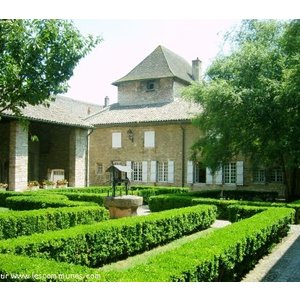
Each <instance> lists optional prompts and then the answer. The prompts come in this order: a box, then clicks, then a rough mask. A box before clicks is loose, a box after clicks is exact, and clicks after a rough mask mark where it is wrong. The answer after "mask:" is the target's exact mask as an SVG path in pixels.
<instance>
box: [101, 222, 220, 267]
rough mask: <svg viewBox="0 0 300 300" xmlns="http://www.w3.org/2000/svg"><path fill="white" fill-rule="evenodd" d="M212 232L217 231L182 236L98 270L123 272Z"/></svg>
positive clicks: (210, 230) (209, 230)
mask: <svg viewBox="0 0 300 300" xmlns="http://www.w3.org/2000/svg"><path fill="white" fill-rule="evenodd" d="M212 226H214V225H212ZM214 230H217V228H215V227H211V228H208V229H206V230H203V231H199V232H196V233H194V234H191V235H188V236H184V237H182V238H180V239H177V240H175V241H173V242H170V243H168V244H166V245H164V246H159V247H156V248H154V249H152V250H149V251H147V252H144V253H142V254H138V255H135V256H131V257H129V258H127V259H124V260H120V261H117V262H115V263H111V264H108V265H105V266H103V267H101V268H99V270H103V271H111V270H125V269H130V268H133V267H134V266H136V265H140V264H145V263H147V261H148V260H149V259H150V258H152V257H154V256H156V255H159V254H161V253H164V252H166V251H170V250H173V249H175V248H177V247H179V246H181V245H183V244H185V243H188V242H190V241H193V240H196V239H198V238H199V237H203V236H205V235H207V234H209V233H210V232H212V231H214Z"/></svg>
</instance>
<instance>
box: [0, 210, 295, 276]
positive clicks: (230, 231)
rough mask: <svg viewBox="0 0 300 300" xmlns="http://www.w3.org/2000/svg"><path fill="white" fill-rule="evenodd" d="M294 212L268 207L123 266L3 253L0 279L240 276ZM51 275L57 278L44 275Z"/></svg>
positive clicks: (280, 234) (282, 232)
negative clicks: (111, 267)
mask: <svg viewBox="0 0 300 300" xmlns="http://www.w3.org/2000/svg"><path fill="white" fill-rule="evenodd" d="M293 214H294V211H293V209H288V208H268V209H266V210H265V211H263V212H261V213H258V214H256V215H254V216H252V217H250V218H248V219H244V220H242V221H239V222H237V223H234V224H232V225H229V226H227V227H225V228H222V229H219V230H216V231H214V232H212V233H210V234H208V235H206V236H205V237H202V238H199V239H197V240H194V241H192V242H189V243H186V244H185V245H182V246H180V247H178V248H177V249H173V250H170V251H168V252H165V253H163V254H159V255H157V256H155V257H153V258H152V259H150V260H148V262H147V263H146V264H141V265H137V266H135V267H133V268H130V269H127V270H123V271H104V270H95V269H91V268H88V267H84V266H76V265H73V264H67V263H59V262H56V261H50V260H46V259H41V258H30V257H25V256H18V255H11V254H0V273H1V274H3V277H2V275H1V278H0V281H9V282H12V281H43V282H45V281H59V282H61V281H72V282H75V281H89V282H91V281H98V282H99V281H101V282H103V281H106V282H118V281H125V282H146V281H153V282H169V281H205V282H208V281H238V280H240V279H241V278H242V276H243V274H245V273H246V272H248V271H249V270H250V269H251V268H252V267H253V266H254V264H255V263H256V262H257V261H258V260H259V259H260V258H261V257H262V256H263V255H264V254H266V253H268V252H269V251H270V248H271V247H272V245H273V243H274V240H275V242H278V241H279V240H280V239H281V238H282V237H283V236H285V235H286V233H287V231H288V229H289V223H290V222H291V220H292V219H293ZM253 225H255V226H253ZM29 272H30V273H29ZM28 273H29V279H27V280H26V279H24V277H22V276H21V277H20V276H18V275H23V274H25V276H26V275H27V276H28ZM31 274H40V275H41V276H40V277H38V276H37V277H32V276H30V275H31ZM47 274H52V275H53V278H52V279H51V278H47V276H43V275H47ZM60 274H64V276H63V278H58V276H59V275H60ZM71 274H77V275H78V278H75V277H72V276H70V277H68V276H69V275H71ZM11 275H15V278H12V277H11ZM92 277H94V278H92Z"/></svg>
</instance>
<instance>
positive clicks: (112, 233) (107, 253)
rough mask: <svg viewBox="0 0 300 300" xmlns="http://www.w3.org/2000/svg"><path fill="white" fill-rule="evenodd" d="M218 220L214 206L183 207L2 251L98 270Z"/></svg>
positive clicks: (2, 245)
mask: <svg viewBox="0 0 300 300" xmlns="http://www.w3.org/2000/svg"><path fill="white" fill-rule="evenodd" d="M215 217H216V208H215V207H214V206H202V205H201V206H195V207H192V208H182V209H177V210H172V211H165V212H161V213H153V214H151V215H148V216H143V217H131V218H126V219H119V220H110V221H105V222H101V223H97V224H92V225H80V226H76V227H74V228H70V229H65V230H61V231H56V232H47V233H43V234H35V235H32V236H30V237H26V236H23V237H19V238H17V239H9V240H4V241H0V252H1V253H11V254H18V255H29V256H35V257H37V256H38V257H44V258H52V259H55V260H58V261H64V262H71V263H75V264H82V265H88V266H92V267H98V266H101V265H103V264H105V263H109V262H113V261H115V260H118V259H122V258H126V257H128V256H131V255H134V254H136V253H140V252H143V251H146V250H149V249H151V248H153V247H156V246H158V245H162V244H165V243H167V242H169V241H172V240H174V239H177V238H179V237H181V236H183V235H186V234H190V233H192V232H195V231H199V230H202V229H205V228H208V227H209V226H210V225H211V224H212V223H213V222H214V221H215Z"/></svg>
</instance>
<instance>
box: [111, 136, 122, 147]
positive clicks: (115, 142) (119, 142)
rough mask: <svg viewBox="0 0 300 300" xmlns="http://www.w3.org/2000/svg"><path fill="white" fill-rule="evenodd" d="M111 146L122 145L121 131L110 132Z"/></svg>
mask: <svg viewBox="0 0 300 300" xmlns="http://www.w3.org/2000/svg"><path fill="white" fill-rule="evenodd" d="M112 147H113V148H121V147H122V134H121V132H113V133H112Z"/></svg>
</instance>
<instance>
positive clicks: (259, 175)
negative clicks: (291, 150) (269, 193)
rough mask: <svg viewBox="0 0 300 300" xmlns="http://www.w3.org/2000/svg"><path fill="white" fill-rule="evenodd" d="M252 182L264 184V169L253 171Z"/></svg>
mask: <svg viewBox="0 0 300 300" xmlns="http://www.w3.org/2000/svg"><path fill="white" fill-rule="evenodd" d="M253 182H255V183H265V182H266V170H265V169H255V170H254V171H253Z"/></svg>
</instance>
